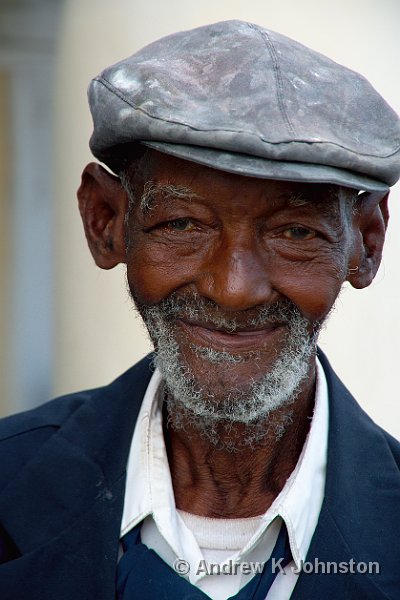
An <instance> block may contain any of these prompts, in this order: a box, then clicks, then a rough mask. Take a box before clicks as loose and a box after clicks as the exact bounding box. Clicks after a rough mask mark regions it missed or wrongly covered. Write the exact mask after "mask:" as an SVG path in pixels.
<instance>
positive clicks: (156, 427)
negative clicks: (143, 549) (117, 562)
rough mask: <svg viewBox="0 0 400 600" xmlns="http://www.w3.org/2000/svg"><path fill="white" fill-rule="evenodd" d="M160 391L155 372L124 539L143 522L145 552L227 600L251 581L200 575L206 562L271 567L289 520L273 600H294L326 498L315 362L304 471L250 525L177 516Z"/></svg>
mask: <svg viewBox="0 0 400 600" xmlns="http://www.w3.org/2000/svg"><path fill="white" fill-rule="evenodd" d="M161 383H162V380H161V375H160V373H159V372H158V371H157V370H156V371H155V373H154V374H153V376H152V378H151V380H150V382H149V385H148V387H147V390H146V393H145V396H144V399H143V404H142V407H141V409H140V412H139V416H138V419H137V423H136V427H135V431H134V434H133V438H132V444H131V449H130V453H129V458H128V464H127V479H126V491H125V501H124V510H123V515H122V522H121V537H122V536H123V535H125V534H126V533H127V532H128V531H130V530H131V529H132V528H133V527H135V525H137V524H138V523H140V521H144V522H143V525H142V527H141V539H142V542H143V543H144V544H146V545H147V546H148V547H149V548H152V549H153V550H154V551H155V552H157V554H158V555H159V556H160V557H161V558H162V559H163V560H164V561H165V562H166V563H167V564H169V565H170V566H173V565H174V562H175V560H176V559H177V558H179V559H184V560H186V561H187V562H188V563H189V565H190V571H189V574H188V576H187V578H188V580H189V581H190V582H191V583H192V584H193V585H195V586H197V587H198V588H199V589H201V590H202V591H203V592H204V593H206V594H208V595H209V596H210V597H211V598H213V599H214V600H225V599H226V598H228V597H229V596H232V595H235V594H236V593H237V592H238V591H239V590H240V589H241V588H242V587H243V586H244V585H246V583H247V582H248V581H249V580H250V579H251V577H252V575H251V574H242V573H240V571H239V572H237V573H236V574H233V575H226V574H224V573H221V574H219V575H215V574H206V573H205V572H204V569H203V568H202V566H203V565H204V561H205V560H207V561H208V562H212V563H221V564H227V563H228V562H229V561H233V562H242V563H243V562H246V563H258V562H260V563H261V562H265V561H266V560H268V558H269V557H270V555H271V552H272V550H273V547H274V545H275V542H276V538H277V536H278V533H279V529H280V525H281V522H282V519H283V520H284V521H285V524H286V527H287V530H288V534H289V542H290V547H291V551H292V556H293V561H294V562H292V563H289V565H287V567H286V568H285V573H278V575H277V577H276V579H275V581H274V583H273V585H272V587H271V589H270V591H269V593H268V596H267V598H268V600H288V599H289V598H290V595H291V593H292V591H293V588H294V586H295V584H296V581H297V577H298V575H297V574H296V573H295V572H293V570H294V568H295V567H297V568H300V566H301V562H302V561H304V560H305V557H306V554H307V550H308V547H309V545H310V542H311V538H312V536H313V533H314V530H315V527H316V525H317V521H318V517H319V513H320V510H321V505H322V501H323V497H324V488H325V474H326V457H327V441H328V390H327V384H326V378H325V374H324V372H323V369H322V367H321V364H320V363H319V361H318V360H317V386H316V397H315V408H314V415H313V419H312V422H311V427H310V431H309V433H308V436H307V439H306V442H305V444H304V447H303V450H302V453H301V455H300V458H299V460H298V463H297V465H296V467H295V469H294V471H293V473H292V474H291V476H290V477H289V479H288V480H287V482H286V484H285V486H284V488H283V489H282V491H281V492H280V494H279V496H277V498H276V499H275V500H274V502H273V503H272V505H271V506H270V507H269V509H268V510H267V511H266V513H265V514H264V515H261V516H260V517H259V518H257V517H256V518H255V519H250V520H247V519H206V518H203V517H199V516H196V515H190V514H189V515H188V514H187V513H182V511H178V510H177V509H176V506H175V499H174V492H173V488H172V481H171V474H170V470H169V464H168V457H167V452H166V448H165V443H164V436H163V428H162V400H161V398H160V394H159V393H158V392H159V389H160V387H161ZM213 521H214V523H212V522H213ZM246 521H248V522H247V524H246ZM246 531H247V533H246ZM224 540H225V542H224ZM208 546H212V547H210V548H209V547H208ZM236 546H239V547H236Z"/></svg>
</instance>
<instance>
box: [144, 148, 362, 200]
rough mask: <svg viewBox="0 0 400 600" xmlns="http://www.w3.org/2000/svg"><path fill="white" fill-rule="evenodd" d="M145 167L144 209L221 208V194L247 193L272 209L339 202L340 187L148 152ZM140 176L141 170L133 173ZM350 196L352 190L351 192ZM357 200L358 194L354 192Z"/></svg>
mask: <svg viewBox="0 0 400 600" xmlns="http://www.w3.org/2000/svg"><path fill="white" fill-rule="evenodd" d="M142 165H145V168H144V169H143V178H142V180H141V182H140V189H141V190H142V192H141V193H142V197H141V202H140V205H141V207H142V208H143V209H145V210H149V209H150V208H152V207H154V205H155V204H157V202H158V201H162V202H172V201H174V200H178V201H184V202H193V201H195V200H197V201H202V200H207V199H208V198H211V199H212V201H213V203H215V204H216V205H217V204H218V194H219V193H221V192H222V193H227V194H228V195H229V194H231V195H232V198H234V197H235V196H236V195H237V194H239V195H242V194H243V190H244V191H245V192H246V198H247V200H248V201H249V202H255V201H256V200H259V201H260V202H262V203H267V204H268V205H270V206H279V207H288V208H296V207H303V206H305V205H316V204H320V203H322V204H326V205H330V204H331V203H332V201H333V200H339V198H340V195H341V194H340V191H341V190H342V188H340V187H339V186H335V185H331V184H327V183H320V184H318V183H306V182H303V181H300V182H297V181H293V182H292V181H279V180H271V179H262V178H257V177H248V176H242V175H237V174H234V173H228V172H223V171H221V170H217V169H212V168H210V167H205V166H203V165H197V164H196V163H191V162H189V161H186V160H182V159H177V158H175V157H172V156H169V155H165V154H161V153H159V152H156V151H151V150H150V151H148V155H147V156H146V157H145V158H144V160H143V161H142ZM132 172H133V173H136V174H137V169H135V168H133V169H132ZM349 192H350V190H349ZM352 194H353V196H355V195H356V194H357V192H356V190H352Z"/></svg>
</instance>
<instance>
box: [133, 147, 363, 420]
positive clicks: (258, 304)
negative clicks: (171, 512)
mask: <svg viewBox="0 0 400 600" xmlns="http://www.w3.org/2000/svg"><path fill="white" fill-rule="evenodd" d="M344 204H345V200H344V199H340V198H337V197H336V194H335V193H334V190H332V188H331V187H329V186H323V185H315V184H314V185H310V184H308V185H307V184H299V183H290V182H279V181H271V180H261V179H254V178H248V177H242V176H238V175H231V174H228V173H224V172H221V171H217V170H213V169H210V168H207V167H203V166H200V165H196V164H192V163H188V162H186V161H182V160H179V159H175V158H172V157H169V156H163V155H160V154H157V155H156V156H155V157H154V160H153V164H152V169H151V180H150V181H148V182H147V183H146V185H145V187H144V194H143V197H142V200H140V198H139V199H138V200H137V202H136V203H135V205H134V207H133V209H132V210H131V212H130V215H129V220H128V223H127V228H128V229H127V240H128V244H127V277H128V283H129V287H130V290H131V293H132V296H133V298H134V300H135V303H136V305H137V306H138V308H139V310H140V312H141V314H142V316H143V318H144V319H145V322H146V324H147V325H148V327H149V329H150V334H151V335H152V338H153V342H154V344H155V347H156V349H158V350H159V352H160V354H161V355H162V357H163V360H164V371H171V369H175V375H174V376H175V379H171V382H172V385H173V387H174V388H175V393H176V389H178V394H179V389H180V388H179V381H185V380H187V381H190V382H191V385H192V387H191V389H192V396H193V395H194V396H195V398H194V399H193V398H192V400H193V402H197V404H192V408H193V407H195V410H196V411H197V413H198V415H200V416H201V412H203V416H208V417H210V415H212V414H213V415H214V417H218V415H220V416H221V415H224V414H225V417H227V416H228V417H229V415H231V417H232V418H231V420H233V421H234V420H235V414H234V413H235V405H236V416H237V417H238V418H237V419H236V420H238V421H240V420H241V421H242V422H244V421H245V416H246V415H245V413H246V412H247V413H248V412H249V411H250V412H251V411H252V410H256V411H257V410H259V412H260V410H261V409H260V407H259V406H258V405H259V404H260V401H259V400H258V404H257V402H256V403H254V399H253V403H252V404H251V405H247V404H246V397H247V396H248V394H249V391H250V389H252V390H253V391H254V388H255V387H256V388H257V386H258V390H259V389H260V385H259V384H260V383H262V382H263V381H265V378H266V377H267V380H268V375H269V376H270V377H269V380H268V381H267V384H266V385H267V387H268V386H269V387H270V388H271V386H274V387H275V388H276V387H277V380H278V379H279V378H280V379H279V382H278V384H279V385H280V387H281V388H283V390H282V389H280V390H279V393H278V395H277V394H276V393H275V392H276V390H275V392H274V393H275V396H274V397H273V398H272V396H271V397H270V398H269V400H268V401H267V407H265V406H264V416H265V414H266V413H268V412H269V411H270V410H272V409H274V408H276V407H277V406H279V405H281V404H283V403H284V402H288V401H290V400H291V399H293V398H294V396H295V392H296V389H297V388H298V387H299V386H300V383H301V382H302V381H304V380H305V381H306V382H307V379H308V383H309V385H311V382H312V381H313V368H312V363H313V361H312V357H313V355H314V349H315V340H316V332H317V331H318V329H319V327H320V325H321V323H322V322H323V320H324V319H325V318H326V316H327V314H328V313H329V311H330V309H331V308H332V306H333V304H334V302H335V299H336V297H337V295H338V293H339V291H340V288H341V285H342V283H343V281H344V279H345V278H346V273H347V269H348V266H349V254H350V247H351V233H352V229H351V226H350V224H349V218H348V210H347V209H346V207H345V206H344ZM165 361H167V364H165ZM168 361H170V362H169V363H168ZM278 371H280V373H278ZM292 371H293V372H294V373H295V375H296V376H295V377H294V379H293V377H291V372H292ZM164 376H166V379H167V384H168V373H166V372H165V373H164ZM173 391H174V390H170V392H172V393H173ZM181 392H182V394H183V395H184V394H185V392H184V390H183V389H182V390H181ZM199 394H200V395H201V396H202V398H200V399H199ZM199 402H200V404H201V403H202V406H203V409H200V408H199V406H200V404H199ZM237 405H239V406H237ZM196 407H197V408H196ZM240 407H242V410H241V408H240ZM243 407H245V410H244V409H243ZM257 407H258V408H257ZM238 415H239V416H238ZM253 416H254V415H250V416H249V419H250V421H251V420H252V418H253ZM258 416H259V415H258ZM256 417H257V415H255V416H254V418H256Z"/></svg>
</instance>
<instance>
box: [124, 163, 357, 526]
mask: <svg viewBox="0 0 400 600" xmlns="http://www.w3.org/2000/svg"><path fill="white" fill-rule="evenodd" d="M165 162H166V163H173V162H174V160H172V161H171V160H170V158H169V157H166V161H165ZM190 171H191V169H189V174H188V176H187V175H185V176H184V177H183V178H182V177H178V178H177V177H176V173H175V172H174V169H173V168H172V172H174V175H173V176H172V175H171V164H169V168H168V169H165V170H164V169H161V171H159V170H157V177H154V173H153V175H152V181H153V182H156V184H157V186H158V190H162V189H163V188H162V186H163V184H164V181H165V182H166V183H167V184H168V186H171V184H172V183H173V185H177V181H179V187H180V188H183V187H184V188H186V189H187V190H189V191H190V194H191V193H192V192H194V196H193V197H192V196H191V198H190V201H189V202H187V201H186V199H184V198H177V199H175V198H171V199H170V201H169V203H165V202H159V201H158V202H157V201H156V202H154V203H152V210H151V211H149V213H147V214H144V215H143V214H140V212H141V211H140V209H138V208H137V206H136V208H135V207H134V208H133V210H132V212H131V215H130V219H129V226H130V227H131V223H136V224H137V226H135V227H134V234H133V237H134V239H133V240H131V241H130V245H129V251H128V280H130V281H131V289H134V291H135V294H136V295H137V299H138V300H139V302H140V303H144V304H146V305H153V304H157V303H158V302H160V301H162V300H163V299H164V298H167V297H169V296H171V294H177V293H179V294H180V295H181V296H185V294H187V293H190V292H192V291H194V290H196V293H198V294H199V295H200V296H201V297H203V298H206V299H210V300H212V301H213V302H215V303H216V305H218V306H219V307H220V308H221V310H223V311H224V313H226V314H229V313H234V314H238V313H243V311H248V310H252V309H253V308H254V307H255V306H258V305H260V304H263V303H265V302H267V303H273V302H276V301H277V300H279V299H281V298H289V299H290V300H291V301H292V302H294V304H295V305H296V306H297V307H299V308H300V311H301V313H302V314H303V315H304V316H305V317H306V318H307V319H309V321H310V327H312V324H313V323H314V324H316V323H317V322H320V321H322V320H323V319H324V318H325V317H326V315H327V314H328V312H329V311H330V310H331V308H332V305H333V303H334V301H335V299H336V297H337V295H338V293H339V291H340V287H341V283H342V281H343V279H344V275H345V272H346V268H345V265H347V262H348V256H347V254H346V251H347V249H348V248H349V244H348V242H347V237H346V236H348V235H349V226H348V223H347V221H346V222H344V223H342V222H341V223H340V226H339V227H338V216H337V215H338V211H337V210H328V209H326V205H323V203H322V201H321V202H312V200H310V201H309V202H307V203H303V202H302V203H301V205H300V206H293V205H291V204H293V197H294V195H295V194H296V191H297V190H296V184H287V183H285V182H274V184H272V185H271V182H268V197H269V198H271V197H274V201H273V202H272V203H268V202H266V199H265V194H266V192H265V188H266V185H265V183H264V182H260V181H257V182H255V181H254V180H253V181H249V180H248V179H247V178H235V177H231V176H229V177H226V176H225V175H224V174H220V173H216V176H215V177H214V176H213V175H214V172H212V171H211V170H210V169H206V168H202V167H197V166H196V167H195V168H194V169H193V171H195V173H193V174H192V173H190ZM211 174H212V176H211ZM238 184H239V185H238ZM302 187H303V186H302ZM169 189H171V188H169ZM325 189H326V188H325ZM157 198H158V196H157ZM215 198H217V199H218V202H216V201H215ZM337 202H338V203H339V200H337ZM182 219H183V220H185V219H186V220H188V221H190V222H193V223H194V229H192V225H191V224H190V226H184V224H182V223H179V226H177V223H176V221H179V220H182ZM171 222H172V223H171ZM292 226H299V227H302V228H304V229H306V230H307V229H310V230H312V231H313V232H314V231H315V235H314V236H313V238H312V239H311V240H305V241H303V240H301V239H300V240H291V239H286V238H284V237H283V236H282V232H283V231H286V229H287V228H290V227H292ZM182 229H183V230H182ZM185 229H189V231H185ZM141 264H146V271H145V272H144V270H143V269H142V268H141ZM340 274H341V275H342V277H340ZM155 282H156V283H155ZM316 289H318V294H316V293H315V290H316ZM281 343H282V342H281V338H280V336H278V337H277V338H276V341H275V344H277V345H274V347H272V348H271V347H270V348H266V350H265V354H264V355H263V356H262V357H261V358H259V360H258V361H251V360H250V361H245V363H244V364H238V365H236V364H233V365H230V367H229V378H230V379H232V378H233V379H235V380H237V381H238V384H240V383H241V382H243V381H244V380H248V378H249V377H253V378H257V377H258V376H259V373H260V372H262V371H263V370H264V369H265V366H266V365H267V364H268V363H269V362H270V361H271V360H274V359H275V357H276V355H277V353H278V352H279V350H278V349H279V347H280V345H281ZM221 350H223V348H221ZM185 360H188V361H189V363H190V365H191V368H192V369H194V370H195V371H196V372H197V373H198V375H199V376H200V377H202V369H201V366H200V365H201V363H199V362H198V361H199V359H196V358H194V355H192V356H191V355H190V349H189V350H187V349H185ZM196 360H197V362H196ZM208 371H211V376H210V373H207V376H210V377H211V378H212V377H214V386H216V387H217V388H218V389H223V388H224V385H225V377H226V371H225V369H224V371H225V375H224V373H221V367H219V365H216V367H215V369H214V370H212V369H211V368H210V369H208ZM313 390H314V370H313V369H311V366H310V375H309V379H308V380H306V381H305V382H304V384H303V386H302V391H301V392H300V394H299V397H298V400H297V401H296V403H295V404H294V406H293V407H292V409H291V411H292V415H291V419H292V421H291V423H289V424H288V425H286V433H285V435H284V437H283V440H285V439H286V440H287V442H288V443H286V444H285V443H283V444H282V443H277V442H276V437H275V436H274V435H271V438H270V440H271V443H270V444H269V443H267V442H266V443H265V444H264V445H261V448H262V451H261V452H260V453H258V454H256V456H255V455H254V452H252V451H250V450H249V449H247V450H241V452H240V464H241V469H240V473H239V472H238V470H237V469H233V468H232V457H231V456H230V455H229V454H228V453H226V452H225V453H224V452H223V451H221V450H218V448H216V449H213V450H210V444H209V443H207V441H206V440H204V439H202V438H201V437H199V436H198V435H197V434H196V432H195V430H192V429H190V426H187V427H186V428H185V429H184V430H183V431H174V430H173V429H171V428H170V427H169V428H167V430H166V431H167V436H168V437H169V439H170V444H169V461H170V465H171V473H172V477H173V484H174V491H175V497H176V502H177V506H178V507H179V508H182V509H183V510H188V511H189V512H190V511H192V512H197V513H198V514H204V515H207V516H223V515H225V516H233V515H236V516H241V517H244V516H251V515H254V514H261V513H262V512H264V510H265V509H266V508H267V506H269V505H270V504H271V502H272V501H273V499H274V497H276V495H277V494H278V493H279V491H280V489H282V487H283V485H284V483H285V481H286V479H287V477H289V475H290V473H291V472H292V470H293V468H294V466H295V463H296V461H297V458H298V455H299V453H300V451H301V448H302V446H303V444H304V439H305V437H306V435H307V433H308V428H309V422H310V421H309V417H310V416H311V414H312V405H313ZM288 412H289V411H288V409H287V408H286V409H285V408H283V409H282V410H281V411H279V410H278V411H277V412H276V414H275V415H274V418H273V419H271V418H270V423H269V426H270V427H271V428H272V424H273V423H274V422H278V421H279V417H282V416H284V415H287V414H288ZM266 427H268V424H266ZM233 430H234V434H233V437H237V436H239V435H240V431H241V430H242V427H241V426H240V425H235V426H233ZM221 435H222V436H224V435H225V436H226V435H228V434H227V433H226V432H224V431H222V432H221ZM194 440H195V443H194ZM188 465H190V468H188ZM265 482H268V485H266V483H265ZM211 490H212V492H211ZM210 494H211V495H210ZM211 497H212V498H213V501H212V502H211V503H210V502H209V500H210V498H211ZM206 499H207V500H206ZM250 507H251V508H250Z"/></svg>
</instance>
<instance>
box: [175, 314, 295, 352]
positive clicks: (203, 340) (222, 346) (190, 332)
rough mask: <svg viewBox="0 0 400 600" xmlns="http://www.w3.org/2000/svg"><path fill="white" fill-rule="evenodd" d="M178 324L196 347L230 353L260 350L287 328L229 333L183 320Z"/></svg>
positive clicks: (280, 326)
mask: <svg viewBox="0 0 400 600" xmlns="http://www.w3.org/2000/svg"><path fill="white" fill-rule="evenodd" d="M178 322H179V323H180V325H181V326H182V329H183V330H184V332H185V333H186V335H187V336H188V337H189V338H191V340H192V341H193V342H194V343H195V344H196V345H198V346H202V345H205V346H211V347H212V348H214V349H215V350H222V351H224V350H225V351H228V352H229V351H242V352H245V351H254V350H259V349H260V348H261V347H262V346H264V345H265V344H271V342H272V340H273V338H274V337H275V335H276V334H277V333H278V332H279V331H281V330H282V328H283V327H284V326H285V324H284V323H277V324H274V325H266V326H265V327H259V328H256V329H254V328H250V327H247V328H246V327H244V328H240V329H238V331H234V332H229V331H227V330H225V329H217V328H216V327H215V326H213V325H209V324H205V325H202V324H199V323H195V322H192V321H187V320H183V319H179V320H178Z"/></svg>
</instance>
